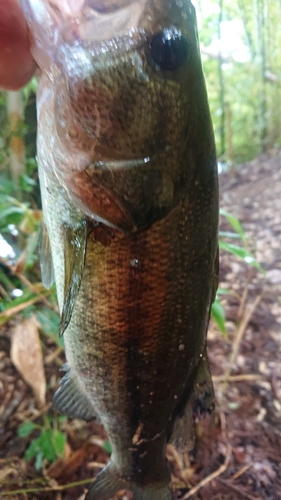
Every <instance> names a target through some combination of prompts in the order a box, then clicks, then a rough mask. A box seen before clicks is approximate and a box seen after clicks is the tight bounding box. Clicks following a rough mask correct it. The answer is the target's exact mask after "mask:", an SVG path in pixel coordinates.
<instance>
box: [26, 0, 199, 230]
mask: <svg viewBox="0 0 281 500" xmlns="http://www.w3.org/2000/svg"><path fill="white" fill-rule="evenodd" d="M39 3H40V5H41V7H42V9H43V7H44V6H45V9H47V12H45V14H46V16H47V17H46V19H47V22H46V26H47V27H48V26H49V28H50V26H52V27H54V30H50V29H49V28H48V29H47V28H45V27H44V26H42V25H40V27H41V29H42V30H43V32H44V30H45V35H44V36H45V38H44V36H43V35H42V36H43V41H44V43H45V45H46V46H47V47H48V45H47V41H46V37H47V38H48V37H49V38H50V37H51V38H52V37H54V36H55V39H53V38H52V40H51V41H50V40H49V43H50V47H51V48H52V51H51V52H50V50H51V49H50V50H47V49H46V47H45V52H44V54H45V57H47V58H48V61H46V62H44V57H43V54H42V51H43V49H42V43H41V45H40V43H39V42H38V43H37V44H35V48H34V50H35V52H36V50H39V52H40V51H41V52H40V53H39V54H37V60H38V63H39V64H41V67H42V69H43V71H44V74H45V77H44V83H43V84H42V85H41V89H42V90H41V91H40V92H39V94H40V95H41V96H42V100H43V101H44V96H43V94H44V93H46V92H47V93H48V95H49V97H48V107H50V105H51V108H52V111H51V112H50V111H49V110H46V111H45V112H43V113H41V112H40V111H39V113H40V115H41V116H42V115H44V114H45V118H44V117H43V118H42V119H43V120H44V121H45V127H44V129H45V130H46V132H45V133H46V135H49V141H48V143H46V149H47V150H48V153H49V161H48V162H46V164H47V167H46V168H51V169H52V170H53V171H54V173H55V175H56V176H57V178H58V181H59V182H60V184H61V185H62V186H63V187H64V188H65V189H66V191H67V193H68V196H69V199H70V200H71V202H72V203H73V204H74V205H76V206H77V207H78V208H79V209H81V210H82V211H83V212H84V213H85V214H86V215H87V216H89V217H91V218H92V219H94V220H97V221H101V222H105V223H106V224H107V225H109V226H111V227H115V228H118V229H120V230H121V231H123V232H124V233H127V234H128V233H132V232H135V231H138V230H140V229H143V228H145V227H148V226H149V225H150V224H152V223H153V222H154V221H155V220H158V219H160V218H162V217H164V216H165V215H166V214H167V213H169V211H171V210H172V209H173V208H174V207H175V205H176V204H177V203H178V201H179V200H180V198H181V196H182V194H183V193H184V192H186V191H187V189H188V185H189V182H190V180H191V178H192V175H193V173H194V172H193V171H192V165H193V164H194V162H193V161H192V158H190V154H191V150H195V149H196V148H197V145H196V144H193V143H196V142H197V141H198V135H201V136H202V135H205V131H204V130H203V129H202V123H203V122H204V121H206V110H205V105H204V104H203V105H202V103H201V100H200V99H199V98H198V96H199V93H202V95H203V96H205V94H206V92H205V87H204V81H203V76H202V70H201V63H200V58H199V53H198V40H197V31H196V23H195V15H194V11H193V8H192V7H191V4H190V2H185V3H183V5H182V7H179V6H178V5H177V3H176V2H174V3H170V2H168V1H166V0H158V1H152V0H151V1H139V2H121V4H122V5H121V4H120V5H119V3H118V2H113V3H112V2H108V9H109V12H105V11H102V12H101V11H100V10H101V6H100V5H99V2H90V3H89V2H88V3H85V4H83V6H82V4H81V8H80V11H79V14H78V13H77V12H78V11H76V10H75V8H74V6H73V8H72V7H71V8H72V10H71V8H70V6H71V5H72V4H71V2H65V5H64V3H63V4H62V5H63V6H64V7H61V8H59V6H58V5H57V8H56V11H55V13H54V11H52V8H53V7H52V6H51V5H49V4H48V2H47V1H46V2H43V1H41V2H39ZM52 5H53V2H52ZM30 6H31V8H30V9H29V15H30V16H31V20H32V14H34V12H36V9H35V4H34V5H33V0H31V1H30ZM132 6H133V7H134V8H133V11H134V13H135V14H134V16H135V17H134V16H133V15H132V12H131V10H130V9H132ZM84 7H85V8H86V7H87V9H90V11H91V15H88V16H86V13H85V12H86V11H84V10H83V9H84ZM67 8H68V9H70V10H69V11H68V10H67ZM50 9H51V10H50ZM60 9H62V10H60ZM95 9H97V10H95ZM120 9H121V10H120ZM124 9H125V11H126V12H127V14H128V12H129V13H130V15H129V14H128V19H127V18H126V19H127V21H126V23H127V24H126V23H125V24H126V26H125V25H124V26H123V25H122V26H123V27H121V25H120V26H119V24H118V23H119V21H120V15H121V14H120V12H121V11H122V12H123V11H124ZM126 9H127V10H126ZM128 9H129V10H128ZM43 10H44V9H43ZM58 10H60V15H59V14H58ZM136 11H137V13H138V14H136ZM30 12H31V14H30ZM50 12H51V13H50ZM93 12H94V14H93ZM123 14H124V12H123ZM123 14H122V15H123ZM127 14H126V15H127ZM48 16H49V17H50V18H51V21H48ZM108 16H109V17H108ZM112 16H113V17H114V16H117V17H116V21H113V18H112ZM37 17H38V19H36V22H35V21H34V20H33V21H34V22H33V24H34V23H35V25H36V26H37V25H39V24H40V23H42V19H41V20H40V16H37ZM41 17H42V13H41ZM121 17H122V16H121ZM109 18H110V19H111V21H109V20H108V19H109ZM166 19H168V20H169V21H167V20H166ZM105 22H108V23H109V24H108V26H110V27H111V29H112V33H111V32H109V31H108V32H107V31H106V30H105V31H104V30H102V32H103V33H107V35H106V37H105V39H102V40H101V38H100V36H99V34H98V33H99V29H98V26H99V23H101V25H103V23H105ZM51 23H53V24H51ZM75 23H76V24H75ZM77 23H78V24H77ZM88 23H92V24H91V30H90V31H89V30H88V31H89V32H88V31H87V30H86V31H85V30H84V31H83V29H84V28H85V25H87V26H88ZM167 24H168V25H169V26H172V27H173V26H174V27H173V28H172V29H174V30H178V32H180V33H182V36H183V37H184V39H185V40H186V43H187V44H188V55H187V57H186V60H184V62H183V63H182V66H180V67H179V68H178V69H177V70H176V71H169V70H162V69H161V68H160V67H159V65H158V64H156V63H155V61H154V60H153V58H152V55H151V50H152V49H151V43H152V41H153V39H154V37H155V36H157V34H159V33H160V32H161V30H163V29H166V28H167ZM76 25H77V26H78V27H77V26H76ZM74 26H76V28H77V30H78V31H77V30H76V35H77V33H78V35H77V36H76V38H75V36H74V34H73V36H70V34H69V33H70V31H71V30H72V29H74ZM118 26H119V27H118ZM83 27H84V28H83ZM76 28H75V29H76ZM113 32H114V35H113ZM40 33H41V32H40ZM54 33H57V34H56V35H54ZM38 36H39V34H38ZM104 36H105V35H104ZM35 40H36V37H35ZM51 42H52V43H51ZM43 45H44V44H43ZM54 47H55V49H54ZM41 56H42V57H41ZM42 61H43V62H42ZM47 80H49V85H48V83H47ZM48 86H49V90H47V89H48ZM43 89H44V90H43ZM40 99H41V98H40V97H39V101H38V103H39V106H40ZM195 100H197V101H198V106H197V108H196V109H194V107H193V106H192V103H193V102H194V101H195ZM203 101H204V99H203ZM207 118H208V117H207ZM47 129H49V132H48V130H47ZM206 134H208V131H206ZM203 142H204V139H203ZM190 143H192V148H191V147H190ZM50 144H51V148H50ZM50 149H51V150H50Z"/></svg>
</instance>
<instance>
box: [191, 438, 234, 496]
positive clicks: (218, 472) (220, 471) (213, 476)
mask: <svg viewBox="0 0 281 500" xmlns="http://www.w3.org/2000/svg"><path fill="white" fill-rule="evenodd" d="M231 455H232V448H231V445H230V444H229V443H228V445H227V452H226V457H225V461H224V463H223V464H222V465H221V466H220V467H219V468H218V469H217V470H216V471H215V472H212V474H210V475H209V476H207V477H205V478H204V479H202V481H200V483H198V484H197V485H196V486H194V488H192V489H191V490H189V492H188V493H187V494H186V495H184V497H182V500H186V499H187V498H190V497H191V496H192V495H194V494H195V493H197V491H199V490H200V489H201V488H203V487H204V486H206V484H208V483H209V482H210V481H213V479H216V478H217V477H218V476H220V475H221V474H223V473H224V472H225V471H226V469H227V468H228V465H229V463H230V459H231Z"/></svg>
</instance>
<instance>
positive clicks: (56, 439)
mask: <svg viewBox="0 0 281 500" xmlns="http://www.w3.org/2000/svg"><path fill="white" fill-rule="evenodd" d="M53 444H54V449H55V452H56V455H58V456H60V457H62V456H63V452H64V448H65V444H66V436H65V434H64V433H63V432H61V431H54V432H53Z"/></svg>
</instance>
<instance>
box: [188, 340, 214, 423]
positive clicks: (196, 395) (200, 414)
mask: <svg viewBox="0 0 281 500" xmlns="http://www.w3.org/2000/svg"><path fill="white" fill-rule="evenodd" d="M191 401H192V410H193V418H194V419H195V420H200V419H201V418H204V417H205V416H206V414H207V413H212V411H213V410H214V408H215V393H214V386H213V381H212V376H211V372H210V366H209V359H208V354H207V348H206V347H205V349H204V352H203V354H202V358H201V361H200V363H199V366H198V371H197V374H196V378H195V381H194V385H193V393H192V395H191Z"/></svg>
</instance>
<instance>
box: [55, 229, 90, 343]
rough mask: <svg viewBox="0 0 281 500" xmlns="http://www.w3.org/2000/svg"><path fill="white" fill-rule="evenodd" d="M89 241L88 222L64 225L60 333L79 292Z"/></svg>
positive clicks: (69, 317)
mask: <svg viewBox="0 0 281 500" xmlns="http://www.w3.org/2000/svg"><path fill="white" fill-rule="evenodd" d="M86 242H87V224H86V221H83V222H82V223H81V224H80V225H79V226H78V227H75V228H72V227H70V226H67V225H64V226H63V245H64V299H63V308H62V312H61V319H60V327H59V335H63V333H64V331H65V330H66V328H67V326H68V324H69V322H70V319H71V315H72V311H73V307H74V305H75V300H76V297H77V294H78V292H79V288H80V284H81V280H82V275H83V271H84V263H85V253H86Z"/></svg>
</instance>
